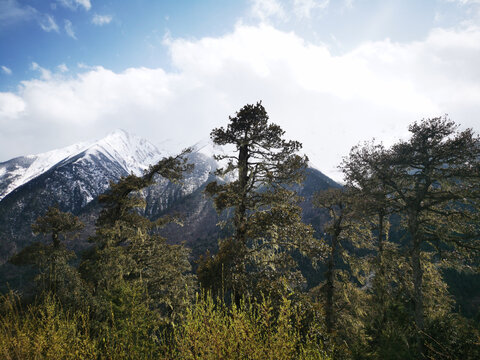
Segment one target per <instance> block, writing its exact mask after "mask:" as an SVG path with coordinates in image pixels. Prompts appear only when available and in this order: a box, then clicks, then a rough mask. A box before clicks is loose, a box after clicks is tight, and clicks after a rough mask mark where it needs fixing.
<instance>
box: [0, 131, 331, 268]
mask: <svg viewBox="0 0 480 360" xmlns="http://www.w3.org/2000/svg"><path fill="white" fill-rule="evenodd" d="M168 144H169V142H168V141H167V142H164V143H163V144H162V151H159V150H158V149H157V148H156V147H155V146H154V145H152V144H151V143H150V142H148V141H147V140H145V139H141V138H139V137H137V136H134V135H131V134H128V133H126V132H125V131H122V130H117V131H114V132H113V133H111V134H109V135H107V136H106V137H105V138H103V139H100V140H98V141H91V142H84V143H79V144H75V145H72V146H69V147H66V148H63V149H59V150H52V151H49V152H46V153H43V154H38V155H29V156H24V157H19V158H15V159H12V160H9V161H6V162H4V163H0V239H1V240H2V241H0V264H2V263H3V262H5V261H6V260H7V259H8V258H9V257H10V256H12V255H13V254H15V253H16V252H18V251H19V250H21V249H22V248H23V247H24V246H26V245H28V244H30V243H31V242H32V241H35V238H34V237H33V236H32V232H31V228H30V226H31V224H32V223H33V222H34V221H35V219H36V218H37V217H39V216H41V215H43V214H44V213H45V212H46V210H47V209H48V207H49V206H52V205H54V204H58V206H59V207H60V209H61V210H63V211H69V212H72V213H74V214H76V215H79V216H80V217H81V219H82V221H84V222H85V223H86V228H85V230H84V234H83V235H82V236H81V240H79V241H75V242H74V243H73V244H71V246H72V247H73V248H77V249H78V247H80V248H82V247H85V246H86V242H85V239H86V238H87V237H88V235H90V234H92V232H93V231H94V223H95V219H96V217H97V215H98V212H99V211H100V205H99V204H98V202H97V201H96V199H97V198H98V196H99V195H100V194H102V193H103V192H105V191H106V190H107V189H108V187H109V184H110V182H111V181H118V180H119V179H120V177H122V176H126V175H129V174H130V173H134V174H136V175H141V174H142V172H143V171H144V170H145V169H147V168H148V167H149V166H150V165H153V164H154V163H156V162H157V161H158V160H160V159H161V158H162V157H164V156H169V155H173V154H174V151H173V150H169V149H168V147H169V146H168ZM177 147H178V146H177ZM192 148H193V152H192V153H191V154H189V156H188V158H189V162H190V163H193V164H194V166H195V167H194V170H193V171H192V172H190V173H187V174H184V179H183V181H182V184H173V183H170V182H169V181H167V180H165V179H162V178H158V179H156V180H157V182H156V184H154V185H152V186H150V187H148V188H147V189H145V190H144V191H143V196H144V197H145V200H146V207H145V215H146V216H148V217H150V218H152V219H155V218H158V217H159V216H161V215H164V214H182V215H183V223H184V226H183V227H182V228H179V227H178V226H176V225H171V226H168V227H167V228H166V229H165V233H164V234H165V235H166V236H167V238H168V239H169V241H172V242H176V243H178V242H184V241H185V242H186V243H187V244H189V245H190V246H192V247H193V248H194V253H196V254H197V255H198V254H199V253H202V252H203V251H204V250H205V249H206V248H212V246H213V247H215V246H216V244H217V239H218V236H219V231H220V229H219V228H218V227H217V226H216V224H217V222H218V216H217V214H216V212H215V210H214V208H213V205H212V201H211V199H209V198H207V197H206V196H205V194H204V192H203V190H204V188H205V186H206V185H207V184H208V183H209V182H210V181H212V180H214V179H215V175H214V174H213V173H214V170H215V169H216V168H217V166H218V164H217V162H216V161H215V160H214V159H213V157H212V156H213V154H222V153H223V152H224V151H228V150H229V149H222V148H219V147H217V146H214V145H213V144H212V143H211V142H210V141H209V140H203V141H200V142H199V143H197V144H195V145H194V146H192ZM224 180H227V179H224ZM227 181H228V180H227ZM331 186H338V185H337V184H335V183H334V182H333V181H332V180H330V179H329V178H327V177H326V176H325V175H323V174H322V173H321V172H319V171H317V170H315V169H308V171H307V179H306V181H305V184H304V185H303V187H301V188H300V189H299V192H300V194H301V195H302V196H304V198H305V199H306V201H305V203H304V204H303V205H302V207H303V208H304V214H306V215H305V216H306V217H307V219H306V221H308V222H311V221H313V220H312V219H310V218H312V217H314V216H317V211H315V210H314V209H313V208H312V205H311V201H310V200H311V197H312V194H313V193H314V192H315V191H318V190H320V189H324V188H327V187H331Z"/></svg>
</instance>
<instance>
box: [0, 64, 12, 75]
mask: <svg viewBox="0 0 480 360" xmlns="http://www.w3.org/2000/svg"><path fill="white" fill-rule="evenodd" d="M0 68H1V69H2V71H3V72H4V73H5V74H7V75H11V74H12V69H10V68H8V67H6V66H5V65H2V66H0Z"/></svg>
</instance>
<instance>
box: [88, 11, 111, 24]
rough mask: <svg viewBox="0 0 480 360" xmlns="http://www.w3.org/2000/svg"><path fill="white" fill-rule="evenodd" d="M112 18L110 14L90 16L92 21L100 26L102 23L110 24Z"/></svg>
mask: <svg viewBox="0 0 480 360" xmlns="http://www.w3.org/2000/svg"><path fill="white" fill-rule="evenodd" d="M112 19H113V16H112V15H99V14H95V15H93V17H92V23H93V24H95V25H98V26H102V25H106V24H110V22H111V21H112Z"/></svg>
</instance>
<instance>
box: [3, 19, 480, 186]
mask: <svg viewBox="0 0 480 360" xmlns="http://www.w3.org/2000/svg"><path fill="white" fill-rule="evenodd" d="M165 43H166V46H168V48H169V51H170V54H171V60H172V65H173V67H174V68H175V70H174V71H172V72H166V71H164V70H163V69H148V68H132V69H127V70H125V71H123V72H121V73H115V72H113V71H110V70H108V69H105V68H103V67H95V68H91V67H86V68H84V70H83V72H80V73H79V74H78V75H77V76H74V77H72V76H70V75H68V76H67V75H66V74H62V73H60V72H56V73H51V72H49V71H48V70H46V69H43V68H41V67H40V66H39V65H38V64H36V65H32V68H35V69H36V70H38V71H40V74H41V77H42V78H41V79H33V80H30V81H24V82H22V84H21V87H20V90H19V91H18V93H15V94H14V93H2V94H0V95H1V100H0V124H3V125H2V129H7V130H6V131H2V132H1V133H0V153H1V154H3V156H5V157H13V156H15V155H21V154H22V153H23V154H24V153H29V152H40V151H46V150H48V149H51V148H55V147H60V146H64V145H67V144H70V143H73V142H76V141H80V140H86V139H90V138H98V137H100V136H103V135H104V134H105V133H107V132H109V131H111V130H112V129H114V128H118V127H120V128H125V129H126V130H129V131H131V132H134V133H137V134H139V135H142V136H145V137H147V138H148V139H150V140H152V141H153V142H160V141H161V140H164V139H166V138H174V139H178V141H179V142H180V143H181V145H182V146H188V145H191V144H193V143H195V142H197V141H198V140H199V139H200V138H204V137H207V136H208V134H209V132H210V131H211V129H212V128H214V127H217V126H222V125H225V124H226V123H227V121H228V116H229V115H233V114H234V113H235V111H237V110H239V109H240V107H242V106H243V105H245V104H246V103H254V102H256V101H258V100H263V104H264V105H265V107H266V109H267V111H268V113H269V115H270V118H271V120H272V121H273V122H276V123H278V124H279V125H280V126H282V128H284V129H285V130H286V132H287V133H286V136H287V138H291V139H296V140H299V141H301V142H302V143H303V144H304V146H305V151H306V153H307V154H308V155H309V156H310V158H311V160H312V162H313V163H314V164H315V165H316V166H317V167H318V168H319V169H321V170H322V171H324V172H325V173H326V174H328V175H330V176H333V177H335V178H336V179H339V175H338V173H337V170H336V166H337V165H338V164H339V163H340V161H341V158H342V156H345V155H347V154H348V151H349V150H350V148H351V147H352V146H353V145H355V144H357V143H358V142H360V141H363V140H369V139H371V138H372V137H375V138H377V139H382V140H384V141H385V142H386V143H389V142H392V141H394V140H396V139H397V138H398V137H400V136H403V135H405V134H406V133H407V125H408V124H409V123H411V122H412V121H414V120H418V119H420V118H422V117H432V116H438V115H442V114H444V113H448V114H450V116H451V117H452V119H453V120H455V121H457V122H460V123H462V124H463V125H465V126H471V127H474V128H475V129H476V131H479V130H480V125H479V122H478V118H479V116H480V68H479V67H478V63H480V28H477V27H470V28H464V29H436V30H433V31H431V32H430V34H429V35H428V37H426V38H425V39H424V40H423V41H416V42H411V43H403V44H401V43H394V42H391V41H389V40H385V41H378V42H368V43H364V44H362V45H360V46H358V47H357V48H355V49H354V50H352V51H350V52H347V53H345V54H342V55H339V56H335V55H332V53H331V52H330V51H329V49H328V47H326V46H324V45H318V44H314V43H310V42H307V41H305V40H304V39H303V38H301V37H299V36H297V35H296V34H294V33H286V32H283V31H280V30H277V29H275V28H274V27H272V26H268V25H259V26H245V25H238V26H237V27H236V28H235V30H234V31H233V32H232V33H229V34H226V35H224V36H221V37H211V38H202V39H198V40H185V39H172V38H167V39H166V40H165ZM7 124H8V126H6V125H7ZM33 134H35V135H36V136H33ZM27 140H28V141H27ZM18 144H22V147H20V146H18ZM15 151H17V153H15ZM1 160H6V158H4V159H0V161H1Z"/></svg>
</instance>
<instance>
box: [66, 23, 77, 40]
mask: <svg viewBox="0 0 480 360" xmlns="http://www.w3.org/2000/svg"><path fill="white" fill-rule="evenodd" d="M65 32H66V33H67V35H68V36H70V37H71V38H72V39H75V40H76V39H77V37H76V36H75V31H74V30H73V24H72V22H71V21H70V20H65Z"/></svg>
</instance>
